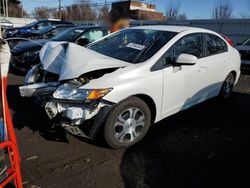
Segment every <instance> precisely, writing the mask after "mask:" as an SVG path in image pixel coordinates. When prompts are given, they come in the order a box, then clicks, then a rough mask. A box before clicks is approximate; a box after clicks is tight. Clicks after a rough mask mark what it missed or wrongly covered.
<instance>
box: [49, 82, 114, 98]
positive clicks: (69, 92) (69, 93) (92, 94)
mask: <svg viewBox="0 0 250 188" xmlns="http://www.w3.org/2000/svg"><path fill="white" fill-rule="evenodd" d="M110 91H111V89H109V88H108V89H79V85H77V84H74V83H65V84H63V85H61V86H60V87H59V88H58V89H57V90H56V91H55V92H54V94H53V97H54V98H55V99H61V100H74V101H91V100H98V99H101V98H102V97H104V96H105V95H106V94H108V93H109V92H110Z"/></svg>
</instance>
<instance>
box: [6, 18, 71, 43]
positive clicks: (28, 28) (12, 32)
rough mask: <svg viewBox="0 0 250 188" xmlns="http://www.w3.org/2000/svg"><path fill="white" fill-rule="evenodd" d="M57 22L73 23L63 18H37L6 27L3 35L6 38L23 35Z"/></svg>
mask: <svg viewBox="0 0 250 188" xmlns="http://www.w3.org/2000/svg"><path fill="white" fill-rule="evenodd" d="M58 24H70V25H73V23H71V22H68V21H65V20H54V19H45V20H37V21H35V22H32V23H30V24H28V25H25V26H23V27H13V28H11V29H6V30H5V33H4V36H3V37H4V38H6V39H7V38H11V37H25V36H26V35H27V33H30V32H34V31H36V30H40V29H42V28H43V27H46V26H50V25H58Z"/></svg>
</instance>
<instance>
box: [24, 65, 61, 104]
mask: <svg viewBox="0 0 250 188" xmlns="http://www.w3.org/2000/svg"><path fill="white" fill-rule="evenodd" d="M58 80H59V75H57V74H54V73H50V72H47V71H45V70H44V69H43V67H42V64H38V65H35V66H34V67H33V68H32V69H31V70H30V71H29V72H28V73H27V75H26V77H25V80H24V84H25V85H24V86H20V87H19V91H20V95H21V96H22V97H33V98H34V99H35V100H36V101H39V102H41V103H42V104H44V103H45V102H47V100H49V99H51V96H52V94H53V93H54V91H55V90H56V89H57V88H58V86H59V85H60V82H59V81H58Z"/></svg>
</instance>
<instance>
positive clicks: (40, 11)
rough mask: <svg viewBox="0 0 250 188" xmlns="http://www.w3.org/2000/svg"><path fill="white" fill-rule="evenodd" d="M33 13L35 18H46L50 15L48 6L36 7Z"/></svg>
mask: <svg viewBox="0 0 250 188" xmlns="http://www.w3.org/2000/svg"><path fill="white" fill-rule="evenodd" d="M33 15H34V17H35V18H36V19H48V18H49V17H50V9H49V8H48V7H36V8H35V9H34V11H33Z"/></svg>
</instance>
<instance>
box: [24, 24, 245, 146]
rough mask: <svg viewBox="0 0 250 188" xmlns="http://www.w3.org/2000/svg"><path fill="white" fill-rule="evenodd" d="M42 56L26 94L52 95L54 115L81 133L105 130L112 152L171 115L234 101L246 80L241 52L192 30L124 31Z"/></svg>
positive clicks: (49, 49)
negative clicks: (233, 94) (235, 91)
mask: <svg viewBox="0 0 250 188" xmlns="http://www.w3.org/2000/svg"><path fill="white" fill-rule="evenodd" d="M40 58H41V62H42V64H41V65H38V66H36V67H33V69H32V70H30V72H29V73H28V75H27V76H26V79H25V80H26V86H22V87H20V92H21V95H22V96H24V97H31V96H40V98H41V96H42V95H44V96H45V95H50V96H52V97H43V98H46V99H47V101H46V102H45V110H46V112H47V114H48V115H49V117H50V118H55V117H57V118H58V117H60V120H61V125H62V126H63V127H64V128H65V129H66V130H68V131H70V132H71V133H72V134H75V135H79V136H87V137H90V138H94V137H95V136H96V135H97V133H104V137H105V139H106V141H107V143H108V144H109V145H110V146H111V147H113V148H121V147H128V146H131V145H133V144H135V143H137V142H138V141H140V140H141V139H142V138H143V137H144V136H145V134H146V133H147V131H148V129H149V127H150V125H152V124H154V123H156V122H158V121H160V120H162V119H164V118H166V117H168V116H170V115H172V114H175V113H177V112H180V111H182V110H184V109H187V108H189V107H191V106H194V105H196V104H199V103H201V102H203V101H205V100H207V99H210V98H212V97H216V96H220V97H221V98H224V99H226V98H228V97H229V95H230V93H231V92H232V89H233V87H234V85H235V84H236V83H237V81H238V79H239V76H240V55H239V53H238V51H237V50H236V49H234V48H233V47H232V46H230V45H229V44H228V43H227V41H225V40H224V39H223V38H222V37H221V36H220V35H219V34H217V33H215V32H212V31H209V30H205V29H199V28H191V27H179V26H142V27H135V28H130V29H125V30H121V31H119V32H116V33H114V34H111V35H109V36H106V37H104V38H102V39H100V40H98V41H96V42H94V43H92V44H90V45H89V46H87V48H83V47H80V46H77V45H74V44H68V43H67V44H65V43H64V42H61V43H55V42H52V43H48V44H46V45H45V47H44V48H43V49H42V51H41V53H40ZM41 72H46V74H44V77H46V75H48V74H49V75H50V79H49V81H44V80H46V78H45V79H41V78H40V77H41V75H43V74H41ZM38 73H39V75H38ZM53 75H54V76H53ZM41 80H43V81H41ZM98 130H99V131H98Z"/></svg>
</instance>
